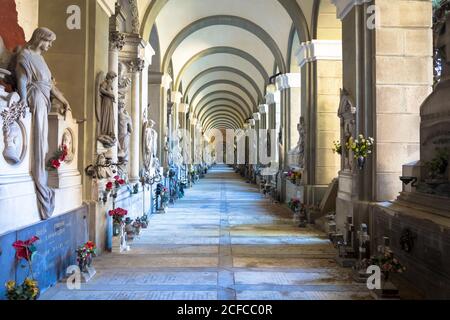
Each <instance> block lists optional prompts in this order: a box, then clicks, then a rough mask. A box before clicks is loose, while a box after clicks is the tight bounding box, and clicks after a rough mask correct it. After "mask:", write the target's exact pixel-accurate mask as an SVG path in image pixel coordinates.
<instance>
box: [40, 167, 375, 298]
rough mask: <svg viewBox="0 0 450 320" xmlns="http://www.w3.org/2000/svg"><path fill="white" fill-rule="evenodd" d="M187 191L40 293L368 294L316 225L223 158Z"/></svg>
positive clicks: (83, 295) (84, 295) (142, 295)
mask: <svg viewBox="0 0 450 320" xmlns="http://www.w3.org/2000/svg"><path fill="white" fill-rule="evenodd" d="M189 191H190V192H189V193H187V195H186V197H185V198H184V199H182V200H179V201H178V202H177V203H176V204H175V205H174V206H171V207H170V208H169V209H168V212H167V213H166V214H158V215H154V216H153V217H152V219H151V221H150V224H149V228H148V229H147V230H144V231H143V233H142V234H141V236H140V237H138V238H136V239H135V240H134V241H133V243H132V244H131V251H129V252H128V253H126V254H114V253H113V254H106V255H102V256H101V257H98V258H97V259H96V262H95V264H96V269H97V275H96V277H95V278H94V279H93V280H91V281H90V282H89V283H87V284H83V286H82V287H81V290H74V291H70V290H68V289H67V286H66V284H65V283H59V284H58V285H57V286H56V287H54V288H51V289H49V290H48V291H47V292H46V293H45V294H44V295H43V296H42V297H41V299H44V300H46V299H56V300H66V299H69V300H95V299H101V300H105V299H106V300H111V299H113V300H116V299H118V300H126V299H131V300H140V299H142V300H146V299H157V300H172V299H177V300H178V299H181V300H205V299H207V300H216V299H220V300H235V299H238V300H249V299H250V300H254V299H255V300H260V299H261V300H266V299H269V300H273V299H282V300H289V299H296V300H297V299H306V300H315V299H369V296H370V295H369V291H368V290H367V287H366V284H365V283H363V284H356V283H355V282H353V281H352V277H351V269H344V268H341V267H339V266H337V264H336V262H335V261H334V259H333V258H334V256H335V249H334V248H333V246H332V245H331V243H330V241H329V240H328V239H327V237H326V236H325V234H323V233H321V232H320V231H317V230H315V229H312V228H299V227H298V223H296V222H294V221H293V218H292V212H290V210H288V209H287V208H286V207H284V206H280V205H279V204H273V203H271V201H270V200H269V199H265V198H264V197H263V196H262V195H261V194H260V193H259V190H258V189H257V187H256V186H255V185H253V184H248V183H246V181H245V180H244V179H243V178H241V176H239V175H238V174H236V173H235V172H234V171H233V170H232V168H229V167H227V166H224V165H218V166H215V167H213V168H212V169H211V171H210V172H209V173H208V175H206V177H205V179H203V180H201V181H200V182H199V183H198V184H197V185H196V186H195V188H193V189H190V190H189Z"/></svg>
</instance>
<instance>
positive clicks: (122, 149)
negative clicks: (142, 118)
mask: <svg viewBox="0 0 450 320" xmlns="http://www.w3.org/2000/svg"><path fill="white" fill-rule="evenodd" d="M132 132H133V124H132V121H131V117H130V115H129V114H128V112H127V110H126V108H125V105H124V104H122V103H119V154H118V156H119V160H121V161H122V162H128V157H129V149H130V136H131V133H132Z"/></svg>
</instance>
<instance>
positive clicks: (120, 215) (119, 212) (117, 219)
mask: <svg viewBox="0 0 450 320" xmlns="http://www.w3.org/2000/svg"><path fill="white" fill-rule="evenodd" d="M108 214H109V216H110V217H112V218H113V223H116V224H123V219H124V218H125V217H126V216H127V215H128V211H127V210H125V209H122V208H117V209H114V210H110V211H109V213H108Z"/></svg>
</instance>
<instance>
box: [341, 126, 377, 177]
mask: <svg viewBox="0 0 450 320" xmlns="http://www.w3.org/2000/svg"><path fill="white" fill-rule="evenodd" d="M374 142H375V140H374V139H373V138H371V137H368V138H365V137H364V135H362V134H360V135H359V136H358V139H356V140H355V139H353V137H351V138H350V139H349V141H348V142H347V145H346V147H347V149H348V150H352V151H353V155H354V158H355V159H356V160H357V161H358V168H359V169H360V170H363V169H364V166H365V164H366V159H367V158H368V157H369V155H370V154H372V150H373V145H374ZM341 152H342V149H341Z"/></svg>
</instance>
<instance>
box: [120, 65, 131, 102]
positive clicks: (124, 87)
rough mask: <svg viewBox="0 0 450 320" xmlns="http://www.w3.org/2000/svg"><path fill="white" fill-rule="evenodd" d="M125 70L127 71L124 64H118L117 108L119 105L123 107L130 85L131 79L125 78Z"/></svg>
mask: <svg viewBox="0 0 450 320" xmlns="http://www.w3.org/2000/svg"><path fill="white" fill-rule="evenodd" d="M126 70H127V67H126V66H125V64H124V63H123V62H120V63H119V79H118V82H119V83H118V84H119V107H120V104H124V105H125V101H126V97H127V93H128V88H129V87H130V85H131V79H130V78H129V77H127V76H126V74H125V73H126Z"/></svg>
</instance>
